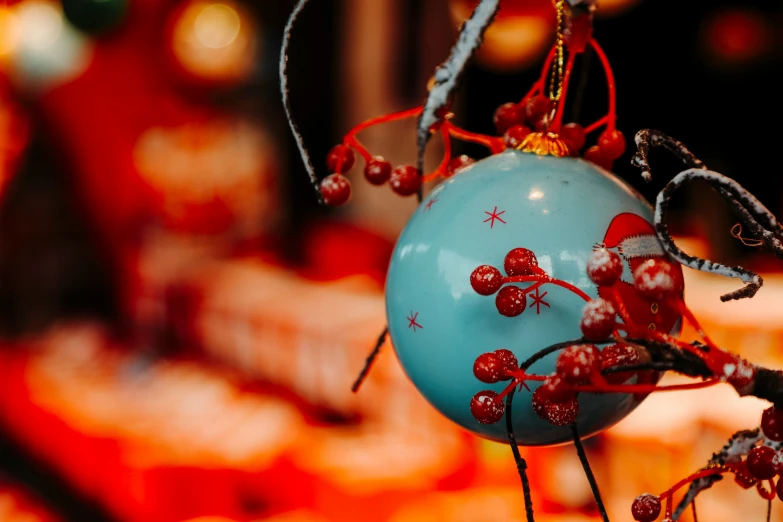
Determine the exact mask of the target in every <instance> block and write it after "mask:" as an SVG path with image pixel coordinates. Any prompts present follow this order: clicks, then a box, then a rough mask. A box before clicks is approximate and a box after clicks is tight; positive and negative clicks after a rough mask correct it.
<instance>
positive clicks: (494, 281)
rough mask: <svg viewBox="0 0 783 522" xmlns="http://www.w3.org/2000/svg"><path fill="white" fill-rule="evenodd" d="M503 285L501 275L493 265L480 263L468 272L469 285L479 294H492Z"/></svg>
mask: <svg viewBox="0 0 783 522" xmlns="http://www.w3.org/2000/svg"><path fill="white" fill-rule="evenodd" d="M502 285H503V276H502V275H501V274H500V270H498V269H497V268H495V267H494V266H489V265H481V266H480V267H478V268H477V269H475V270H474V271H473V272H472V273H471V274H470V286H471V287H473V290H475V291H476V293H477V294H480V295H492V294H494V293H495V292H497V291H498V290H500V287H501V286H502Z"/></svg>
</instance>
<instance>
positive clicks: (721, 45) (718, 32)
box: [702, 7, 774, 66]
mask: <svg viewBox="0 0 783 522" xmlns="http://www.w3.org/2000/svg"><path fill="white" fill-rule="evenodd" d="M773 40H774V37H773V34H772V29H771V27H770V25H769V24H768V23H767V21H766V20H765V19H764V17H763V15H762V14H761V13H759V12H757V11H754V10H752V9H745V8H739V7H738V8H731V9H723V10H720V11H717V12H716V13H715V14H713V15H712V16H710V17H709V18H708V19H707V21H706V22H705V23H704V26H703V29H702V47H703V49H704V52H705V54H706V55H707V57H708V59H709V61H710V62H712V63H713V64H715V65H720V66H736V65H741V64H744V63H747V62H750V61H753V60H756V59H758V58H760V57H761V56H762V55H763V54H764V53H766V52H767V51H768V50H769V49H770V47H771V44H772V42H773Z"/></svg>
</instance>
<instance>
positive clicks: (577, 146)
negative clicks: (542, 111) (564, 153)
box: [560, 123, 585, 154]
mask: <svg viewBox="0 0 783 522" xmlns="http://www.w3.org/2000/svg"><path fill="white" fill-rule="evenodd" d="M560 138H561V139H562V140H563V141H564V142H566V144H567V145H568V148H569V149H570V150H571V152H572V153H573V154H579V151H580V150H582V147H584V146H585V129H584V127H582V126H581V125H579V124H578V123H566V124H565V125H563V128H562V129H560Z"/></svg>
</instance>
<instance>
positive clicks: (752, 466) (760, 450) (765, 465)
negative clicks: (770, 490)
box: [745, 446, 777, 480]
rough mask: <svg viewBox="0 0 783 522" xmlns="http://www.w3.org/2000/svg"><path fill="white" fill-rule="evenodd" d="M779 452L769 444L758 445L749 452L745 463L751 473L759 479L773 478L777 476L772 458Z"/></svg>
mask: <svg viewBox="0 0 783 522" xmlns="http://www.w3.org/2000/svg"><path fill="white" fill-rule="evenodd" d="M776 453H777V452H776V451H775V450H773V449H772V448H770V447H769V446H756V447H755V448H753V449H752V450H750V451H749V452H748V457H747V458H746V459H745V463H746V464H747V466H748V471H749V472H750V474H751V475H753V476H754V477H756V478H757V479H759V480H767V479H771V478H772V477H774V476H775V466H774V465H773V464H772V459H774V458H775V454H776Z"/></svg>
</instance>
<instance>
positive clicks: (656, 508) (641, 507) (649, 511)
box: [631, 493, 661, 522]
mask: <svg viewBox="0 0 783 522" xmlns="http://www.w3.org/2000/svg"><path fill="white" fill-rule="evenodd" d="M660 514H661V501H660V500H659V499H658V497H656V496H655V495H651V494H650V493H644V494H642V495H639V496H638V497H636V500H634V501H633V504H631V515H633V519H634V520H636V521H637V522H653V521H654V520H656V519H657V518H658V515H660Z"/></svg>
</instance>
